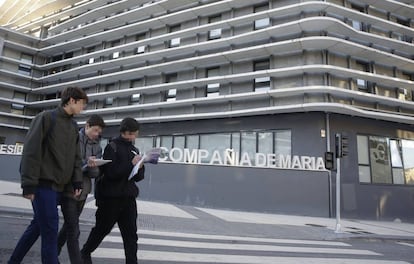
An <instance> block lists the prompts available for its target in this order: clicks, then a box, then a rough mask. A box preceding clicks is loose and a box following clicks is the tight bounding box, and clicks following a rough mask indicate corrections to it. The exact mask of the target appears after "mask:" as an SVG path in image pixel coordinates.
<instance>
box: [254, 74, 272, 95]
mask: <svg viewBox="0 0 414 264" xmlns="http://www.w3.org/2000/svg"><path fill="white" fill-rule="evenodd" d="M269 90H270V77H268V76H266V77H260V78H255V79H254V91H255V92H263V91H269Z"/></svg>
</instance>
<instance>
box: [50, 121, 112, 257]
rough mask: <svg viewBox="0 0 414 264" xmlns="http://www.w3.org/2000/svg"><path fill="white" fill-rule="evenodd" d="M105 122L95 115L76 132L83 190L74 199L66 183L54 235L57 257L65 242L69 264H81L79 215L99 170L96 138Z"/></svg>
mask: <svg viewBox="0 0 414 264" xmlns="http://www.w3.org/2000/svg"><path fill="white" fill-rule="evenodd" d="M104 127H105V122H104V120H103V119H102V117H100V116H99V115H92V116H90V117H89V119H88V120H87V121H86V124H85V127H83V128H82V129H81V130H80V131H79V143H80V152H81V157H82V175H83V184H82V186H83V189H82V193H81V194H80V196H79V197H78V198H76V197H74V196H73V194H72V188H71V185H70V184H68V185H67V186H66V188H65V191H64V192H63V195H62V198H61V210H62V214H63V218H64V220H65V221H64V223H63V226H62V228H61V229H60V231H59V235H58V254H59V253H60V252H61V250H62V247H63V245H64V244H65V243H66V242H67V248H68V253H69V259H70V263H72V264H79V263H82V260H81V256H80V250H79V234H80V232H79V216H80V214H81V213H82V210H83V207H84V205H85V201H86V198H87V197H88V194H89V193H90V192H91V189H92V179H94V178H96V177H98V175H99V168H98V166H97V164H96V163H95V160H96V159H101V158H102V148H101V144H100V136H101V133H102V130H103V128H104Z"/></svg>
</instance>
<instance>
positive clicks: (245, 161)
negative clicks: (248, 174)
mask: <svg viewBox="0 0 414 264" xmlns="http://www.w3.org/2000/svg"><path fill="white" fill-rule="evenodd" d="M240 165H243V166H250V167H251V166H252V162H251V160H250V157H249V153H247V152H243V154H242V156H241V158H240Z"/></svg>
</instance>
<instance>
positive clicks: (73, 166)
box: [8, 87, 88, 264]
mask: <svg viewBox="0 0 414 264" xmlns="http://www.w3.org/2000/svg"><path fill="white" fill-rule="evenodd" d="M87 102H88V96H87V95H86V93H85V92H84V91H83V90H82V89H80V88H77V87H68V88H66V89H64V90H63V91H62V94H61V104H60V106H58V107H57V108H56V109H54V110H52V111H44V112H41V113H39V114H38V115H37V116H36V117H35V118H34V119H33V121H32V123H31V125H30V128H29V131H28V133H27V135H26V138H25V143H24V150H23V154H22V160H21V167H20V173H21V187H22V189H23V196H24V197H25V198H27V199H29V200H30V201H31V202H32V207H33V220H32V221H31V223H30V225H29V226H28V227H27V229H26V231H25V232H24V233H23V235H22V237H21V238H20V240H19V242H18V243H17V245H16V248H15V249H14V251H13V254H12V256H11V257H10V259H9V261H8V263H9V264H15V263H21V261H22V259H23V258H24V256H25V255H26V253H27V252H28V251H29V250H30V248H31V247H32V245H33V244H34V243H35V242H36V240H37V238H38V237H39V235H40V236H41V240H42V241H41V242H42V243H41V256H42V263H43V264H45V263H47V264H57V263H58V254H57V234H58V225H59V215H58V209H57V205H58V200H59V198H60V194H61V192H62V191H63V189H64V187H65V185H67V184H68V183H71V185H72V191H73V195H75V196H78V195H79V194H80V193H81V191H82V172H81V163H82V160H81V156H80V148H79V133H78V129H77V126H75V124H76V122H75V123H74V121H73V119H72V118H73V116H74V115H77V114H79V113H80V112H81V111H82V110H83V109H84V107H85V105H86V104H87Z"/></svg>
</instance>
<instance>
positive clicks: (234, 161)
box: [137, 130, 291, 166]
mask: <svg viewBox="0 0 414 264" xmlns="http://www.w3.org/2000/svg"><path fill="white" fill-rule="evenodd" d="M153 139H154V142H155V146H156V147H165V148H167V149H168V150H171V149H172V148H179V149H181V150H183V149H184V148H185V149H187V151H186V152H185V153H186V154H183V153H184V151H183V152H178V151H177V152H175V154H174V155H175V157H174V158H175V159H178V160H182V161H184V162H190V163H198V162H201V163H209V164H216V165H241V166H266V164H267V163H266V161H265V160H264V159H267V158H268V155H269V154H273V155H275V158H274V159H273V160H271V161H270V160H269V163H270V162H272V163H270V164H269V165H270V166H272V165H273V164H274V163H275V162H276V163H278V160H277V159H278V155H284V156H290V155H291V131H290V130H266V131H243V132H225V133H206V134H200V135H191V134H190V135H174V136H169V135H164V136H156V137H154V138H153ZM145 142H147V143H145ZM145 142H144V143H138V142H137V145H139V146H140V147H141V145H140V144H142V145H146V146H147V148H151V147H152V145H153V144H152V142H153V140H151V137H148V138H147V139H145ZM141 148H142V147H141ZM195 149H199V150H200V151H199V152H193V150H195ZM227 149H230V150H232V152H227ZM180 153H181V154H180ZM257 153H260V155H257ZM262 154H263V155H262ZM180 155H181V156H180ZM197 155H199V156H197ZM256 158H258V159H257V163H256ZM279 165H280V164H279ZM276 166H278V164H276Z"/></svg>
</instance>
